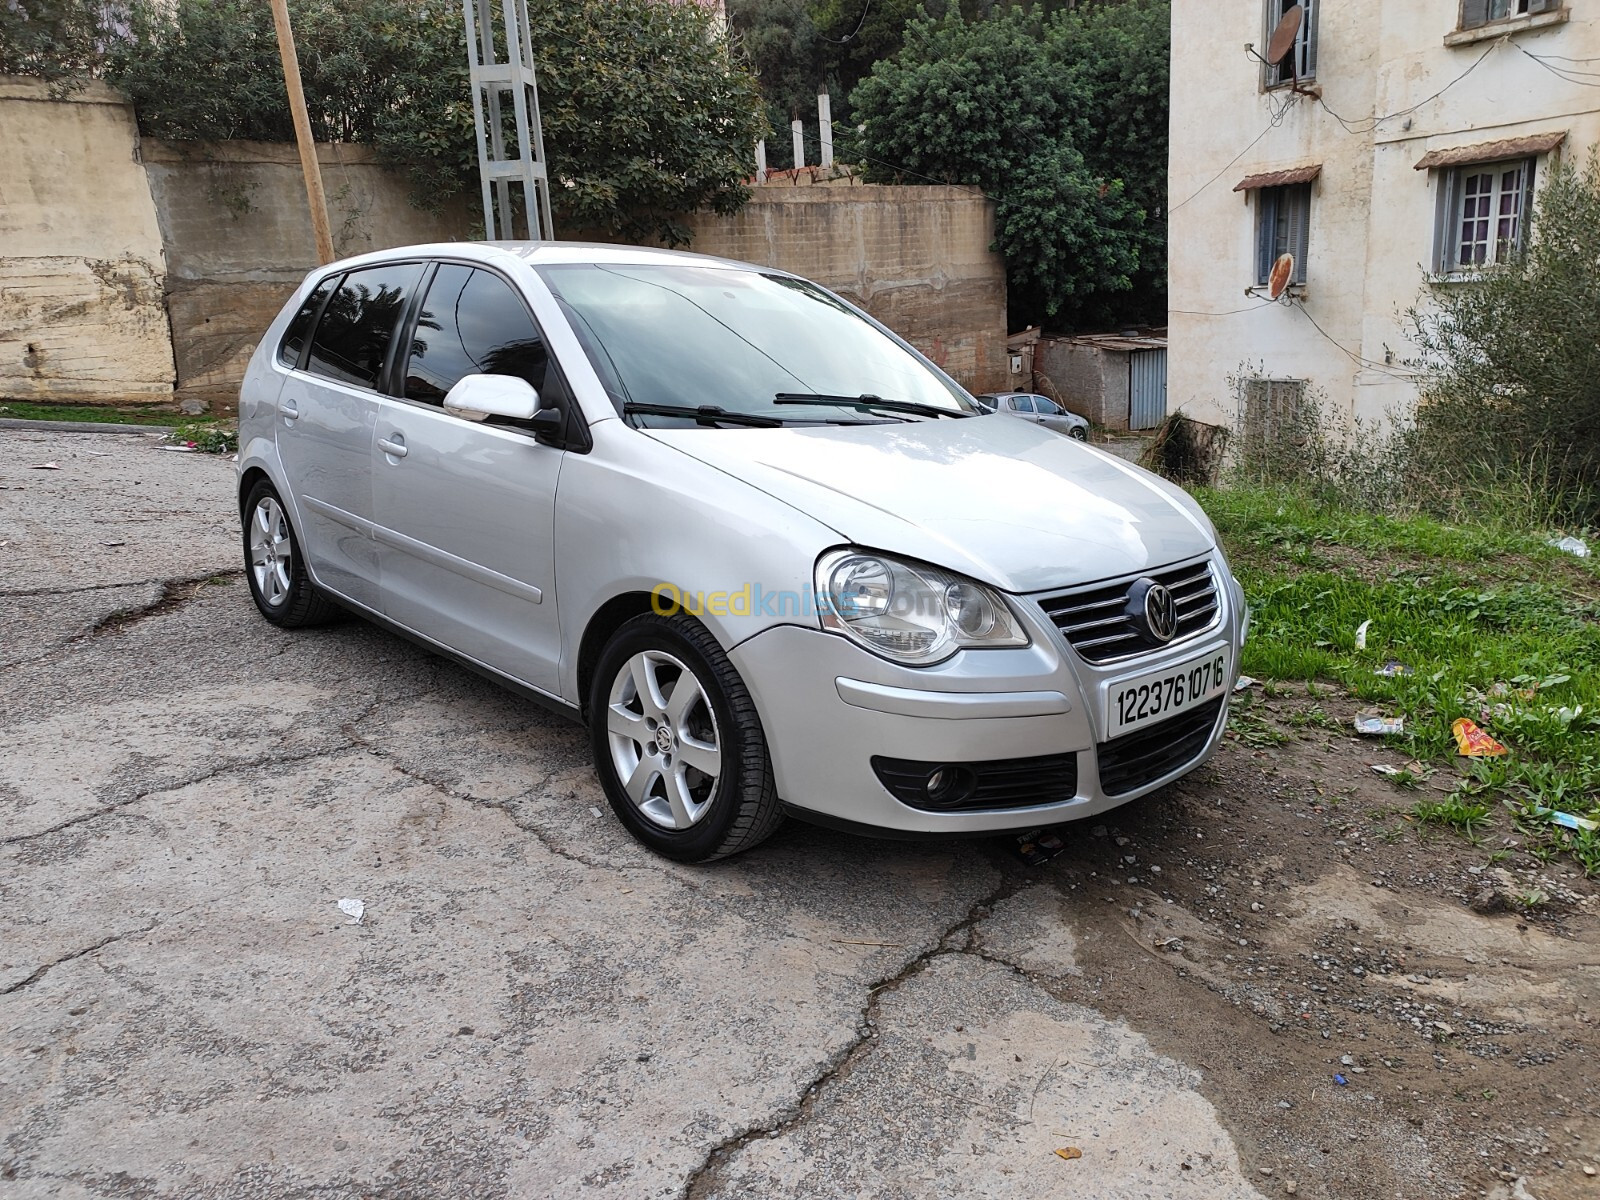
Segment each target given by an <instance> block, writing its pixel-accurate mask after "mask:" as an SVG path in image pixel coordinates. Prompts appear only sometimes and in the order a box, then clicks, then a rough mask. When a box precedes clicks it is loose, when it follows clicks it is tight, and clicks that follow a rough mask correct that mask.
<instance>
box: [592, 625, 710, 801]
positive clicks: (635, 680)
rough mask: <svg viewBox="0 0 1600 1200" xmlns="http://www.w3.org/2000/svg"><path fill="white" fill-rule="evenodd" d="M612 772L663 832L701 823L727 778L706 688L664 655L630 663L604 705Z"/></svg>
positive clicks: (641, 656) (650, 653) (649, 653)
mask: <svg viewBox="0 0 1600 1200" xmlns="http://www.w3.org/2000/svg"><path fill="white" fill-rule="evenodd" d="M605 721H606V740H607V743H608V744H609V746H610V750H611V762H612V766H613V767H614V768H615V769H616V774H617V779H618V780H620V781H621V783H622V787H623V790H624V791H625V792H626V793H627V795H628V799H629V800H630V801H631V802H632V803H633V805H634V807H635V808H637V809H638V810H639V812H640V814H641V815H642V816H643V817H644V818H645V819H646V820H647V821H649V822H651V823H652V824H654V825H657V826H660V827H661V828H663V829H675V830H682V829H688V828H689V827H690V826H692V825H694V824H696V823H698V822H699V821H700V819H701V818H702V817H704V816H705V815H706V812H707V811H708V810H709V809H710V807H711V801H712V798H713V797H714V796H715V795H716V791H717V779H718V777H719V776H720V775H721V774H722V740H721V737H720V735H719V732H718V729H717V717H716V713H715V712H714V711H713V710H712V707H711V701H710V699H709V697H708V696H707V695H706V689H705V687H704V685H703V684H702V683H701V682H700V680H699V679H698V678H696V676H695V673H694V672H693V671H691V670H690V669H689V668H688V667H687V666H685V665H684V664H683V662H682V661H680V660H679V659H677V658H675V657H673V656H672V655H671V654H668V653H666V652H665V651H662V650H644V651H641V652H640V653H638V654H635V655H633V657H631V658H629V659H628V660H627V662H626V663H624V664H623V667H622V669H621V670H620V671H618V672H617V674H616V677H615V678H614V679H613V680H612V683H611V691H610V695H609V699H608V702H607V705H606V713H605Z"/></svg>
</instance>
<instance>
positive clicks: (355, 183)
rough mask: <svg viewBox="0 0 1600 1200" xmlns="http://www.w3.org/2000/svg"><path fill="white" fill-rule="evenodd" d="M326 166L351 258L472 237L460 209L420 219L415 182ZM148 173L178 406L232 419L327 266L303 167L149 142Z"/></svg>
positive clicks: (249, 145) (264, 150) (262, 153)
mask: <svg viewBox="0 0 1600 1200" xmlns="http://www.w3.org/2000/svg"><path fill="white" fill-rule="evenodd" d="M317 157H318V160H319V161H320V162H321V164H322V184H323V189H324V191H326V193H327V197H328V218H329V221H330V223H331V224H332V226H333V238H334V250H335V251H336V252H337V253H338V254H339V255H340V256H344V255H350V254H361V253H364V252H365V251H368V250H382V249H385V248H386V247H389V246H404V245H407V244H410V243H415V242H439V241H452V240H455V239H458V238H463V237H465V236H467V235H468V233H469V232H470V230H471V228H472V225H471V218H470V215H469V212H468V209H467V206H466V203H465V202H464V201H462V200H460V199H459V198H458V199H457V200H456V201H455V202H453V203H451V204H449V205H447V206H446V207H444V208H443V209H441V211H440V212H438V213H427V212H424V211H422V210H421V209H418V208H416V207H414V206H413V205H412V204H411V203H410V200H409V186H410V185H409V181H408V180H407V179H406V177H405V175H404V174H403V173H402V172H399V171H396V170H394V169H393V168H390V167H385V166H382V165H380V164H379V162H378V160H377V157H376V155H375V154H374V153H373V152H372V151H371V150H370V149H369V148H367V147H364V146H348V145H325V146H319V147H317ZM144 161H145V166H146V170H147V171H148V174H149V190H150V194H151V195H152V196H153V197H154V198H155V209H156V214H157V217H158V219H159V221H160V226H161V235H162V237H163V238H164V239H165V242H166V246H167V309H168V312H169V314H170V316H171V321H172V344H173V350H174V353H175V356H176V360H177V385H178V386H177V390H178V397H179V399H180V400H183V401H190V402H191V407H192V406H193V405H194V404H205V405H207V406H208V407H211V408H213V409H227V408H231V406H232V405H233V404H235V403H236V402H237V399H238V396H237V392H238V387H239V380H240V378H241V377H242V376H243V374H244V367H245V363H246V362H247V361H248V360H249V357H250V353H251V351H253V350H254V349H255V344H256V341H257V339H258V338H259V337H260V336H261V331H262V330H263V329H264V328H266V326H267V324H268V323H269V322H270V321H271V320H272V318H273V317H274V316H275V315H276V314H277V312H278V309H279V308H281V307H282V305H283V302H284V300H285V299H286V298H287V297H288V296H289V294H290V293H291V292H293V291H294V288H295V285H296V284H298V283H299V281H300V280H301V279H303V278H304V277H305V274H306V272H307V271H309V270H310V269H311V268H312V267H314V266H316V265H317V254H316V244H315V242H314V241H313V239H312V234H311V225H310V222H309V220H308V218H307V216H306V192H305V183H304V180H303V178H302V176H301V173H300V158H299V156H298V154H297V153H296V152H295V149H294V147H293V146H290V145H275V144H264V143H260V142H225V143H216V144H172V143H166V142H157V141H149V140H147V141H146V142H145V143H144Z"/></svg>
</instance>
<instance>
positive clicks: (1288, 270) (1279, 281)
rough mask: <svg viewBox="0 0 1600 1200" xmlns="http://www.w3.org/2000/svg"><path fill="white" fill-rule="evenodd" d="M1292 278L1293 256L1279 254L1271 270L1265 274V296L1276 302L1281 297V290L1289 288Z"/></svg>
mask: <svg viewBox="0 0 1600 1200" xmlns="http://www.w3.org/2000/svg"><path fill="white" fill-rule="evenodd" d="M1293 276H1294V255H1292V254H1280V255H1278V258H1277V261H1275V262H1274V263H1273V264H1272V270H1270V271H1268V272H1267V295H1268V296H1270V297H1272V299H1274V300H1276V299H1277V298H1278V297H1279V296H1281V295H1283V289H1284V288H1286V287H1288V286H1289V280H1290V279H1291V278H1292V277H1293Z"/></svg>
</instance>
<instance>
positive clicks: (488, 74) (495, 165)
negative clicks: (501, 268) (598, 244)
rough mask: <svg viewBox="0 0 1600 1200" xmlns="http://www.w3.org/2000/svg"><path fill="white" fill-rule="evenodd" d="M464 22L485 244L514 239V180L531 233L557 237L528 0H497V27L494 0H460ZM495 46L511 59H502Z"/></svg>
mask: <svg viewBox="0 0 1600 1200" xmlns="http://www.w3.org/2000/svg"><path fill="white" fill-rule="evenodd" d="M461 11H462V15H463V16H464V17H465V18H466V23H467V63H468V66H469V67H470V68H471V74H472V119H473V122H474V124H476V125H477V127H478V178H479V179H480V180H481V181H482V183H483V229H484V236H485V237H486V238H488V239H489V240H490V241H510V240H512V239H514V238H515V237H516V226H515V225H514V224H513V218H514V216H515V208H514V206H513V203H512V193H511V185H512V184H514V183H520V184H521V185H522V210H523V215H524V217H525V218H526V220H527V230H528V236H529V237H531V238H537V239H540V240H547V239H550V238H553V237H555V229H554V226H553V225H552V224H551V221H550V175H549V172H548V171H547V170H546V167H545V158H544V131H543V129H542V127H541V126H540V123H539V85H538V83H537V81H536V80H535V79H534V73H533V43H532V41H531V40H530V39H529V36H528V3H527V0H500V14H499V15H500V21H499V22H498V25H499V27H498V29H497V28H496V24H497V23H496V21H495V11H494V2H493V0H461ZM497 43H499V44H502V45H504V46H505V50H506V56H507V59H508V60H509V61H505V62H502V61H500V57H499V51H498V50H497ZM507 92H509V93H510V94H511V110H512V117H513V119H514V122H515V141H516V145H515V149H514V151H513V152H512V153H511V154H510V155H509V156H508V154H507V148H506V132H507V131H506V126H505V120H504V112H505V110H504V104H505V95H506V93H507Z"/></svg>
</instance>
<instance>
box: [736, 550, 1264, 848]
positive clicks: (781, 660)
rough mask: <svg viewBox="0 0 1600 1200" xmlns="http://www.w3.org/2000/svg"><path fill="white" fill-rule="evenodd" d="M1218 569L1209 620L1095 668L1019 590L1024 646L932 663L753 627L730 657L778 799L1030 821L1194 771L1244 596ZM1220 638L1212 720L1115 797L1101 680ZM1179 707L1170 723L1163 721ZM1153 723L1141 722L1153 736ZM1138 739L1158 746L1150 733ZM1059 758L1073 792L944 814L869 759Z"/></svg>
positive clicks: (961, 819) (951, 819)
mask: <svg viewBox="0 0 1600 1200" xmlns="http://www.w3.org/2000/svg"><path fill="white" fill-rule="evenodd" d="M1219 575H1221V576H1222V578H1224V579H1227V580H1228V582H1227V584H1226V585H1225V586H1223V587H1221V588H1219V593H1220V594H1221V596H1222V606H1221V607H1222V611H1221V613H1220V616H1219V620H1218V623H1217V624H1216V625H1215V626H1214V627H1212V628H1211V629H1210V630H1208V631H1207V632H1205V633H1203V634H1201V635H1199V636H1197V637H1193V638H1189V639H1186V640H1185V641H1183V642H1182V643H1179V644H1174V645H1171V646H1168V647H1165V648H1164V649H1162V650H1160V651H1156V652H1153V653H1150V654H1146V655H1142V656H1140V657H1138V658H1136V659H1127V660H1123V661H1121V662H1117V663H1112V664H1106V665H1103V666H1096V665H1092V664H1089V663H1087V662H1085V661H1084V660H1083V659H1082V658H1080V657H1079V656H1078V655H1077V654H1076V653H1075V652H1074V651H1072V650H1071V649H1069V648H1068V647H1067V645H1066V644H1065V641H1064V640H1063V638H1062V637H1061V635H1060V634H1059V633H1058V632H1057V630H1056V629H1055V628H1054V626H1053V625H1051V624H1050V623H1049V620H1048V619H1047V618H1046V617H1045V616H1044V614H1043V612H1042V611H1041V610H1039V608H1038V606H1037V605H1036V604H1034V603H1032V602H1031V601H1030V600H1029V599H1028V598H1026V597H1021V598H1018V597H1013V598H1012V599H1013V607H1014V608H1015V609H1016V610H1017V612H1018V614H1019V616H1022V617H1023V618H1024V622H1025V624H1026V625H1027V626H1028V631H1029V634H1030V637H1031V639H1032V644H1031V645H1029V646H1027V647H1026V648H1021V649H1008V650H976V651H974V650H967V651H962V652H960V653H958V654H956V655H955V656H954V657H953V658H951V659H949V660H948V661H947V662H945V663H941V664H939V665H938V666H935V667H925V668H913V667H904V666H900V665H897V664H895V663H891V662H888V661H886V660H884V659H881V658H879V657H878V656H876V655H874V654H871V653H869V652H868V651H867V650H865V649H863V648H861V647H860V646H858V645H856V644H855V643H854V642H853V641H850V640H849V639H848V638H846V637H843V636H841V635H839V634H835V633H829V632H824V631H822V630H818V629H808V628H804V627H801V626H793V625H785V626H777V627H775V628H772V629H769V630H766V631H764V632H763V633H760V634H758V635H756V636H755V637H753V638H751V639H749V640H748V641H746V642H743V643H741V644H740V645H738V646H736V647H735V648H734V649H733V650H732V652H731V654H730V657H731V659H732V660H733V663H734V666H735V667H736V668H737V669H738V671H739V673H740V675H741V676H742V678H743V679H744V681H745V683H746V686H748V687H749V689H750V691H751V694H752V696H753V698H754V699H755V702H756V707H757V710H758V711H759V712H760V714H761V719H762V725H763V728H764V730H765V733H766V737H767V745H768V749H769V751H770V753H771V756H772V765H773V770H774V773H775V775H776V780H777V786H778V794H779V795H780V796H781V797H782V798H783V800H784V802H785V803H786V804H787V805H788V806H789V807H790V808H791V809H794V810H797V812H798V815H800V816H802V817H806V816H810V817H814V818H816V819H818V820H819V821H822V822H824V823H832V824H846V825H850V826H861V827H869V828H873V829H878V830H882V831H884V832H888V833H898V834H907V835H939V834H949V835H960V834H965V833H984V832H996V831H1004V830H1022V829H1030V828H1033V827H1035V826H1039V825H1049V824H1056V823H1060V822H1065V821H1074V820H1081V819H1082V818H1085V817H1091V816H1094V815H1096V814H1098V813H1102V812H1105V811H1106V810H1108V809H1111V808H1115V807H1117V806H1118V805H1121V804H1126V803H1127V802H1128V801H1130V800H1134V799H1137V798H1138V797H1139V796H1142V795H1145V794H1147V793H1149V792H1151V791H1154V790H1155V789H1156V788H1159V787H1161V786H1163V785H1164V784H1167V783H1170V782H1171V781H1172V780H1174V779H1177V778H1179V777H1181V776H1182V775H1184V774H1186V773H1187V772H1189V771H1191V770H1193V769H1194V768H1195V767H1196V766H1198V765H1199V764H1200V763H1201V762H1203V761H1205V759H1206V758H1208V757H1209V756H1210V755H1211V753H1212V752H1213V751H1214V750H1215V748H1216V746H1217V743H1218V742H1219V741H1220V740H1221V737H1222V732H1223V730H1224V728H1225V727H1226V725H1227V714H1228V698H1229V697H1230V696H1231V694H1232V688H1233V684H1234V681H1235V679H1236V678H1237V675H1238V669H1239V668H1238V662H1239V650H1240V642H1241V635H1242V633H1243V628H1242V610H1243V604H1242V600H1241V598H1240V595H1239V592H1238V589H1237V585H1236V584H1234V583H1233V582H1232V581H1231V579H1229V578H1228V576H1227V572H1226V568H1225V567H1222V566H1221V564H1220V562H1219ZM1224 647H1225V648H1227V650H1228V660H1229V669H1228V672H1227V678H1226V680H1225V687H1224V690H1223V691H1222V693H1221V701H1220V705H1219V706H1218V711H1217V713H1216V716H1215V720H1214V721H1213V722H1212V723H1211V725H1210V728H1209V730H1204V729H1202V730H1199V731H1198V732H1197V733H1195V734H1193V735H1192V736H1191V738H1190V741H1189V743H1188V744H1189V747H1190V748H1193V747H1196V746H1198V749H1197V750H1195V752H1194V753H1192V754H1189V753H1187V752H1185V755H1184V757H1183V759H1182V761H1181V762H1179V763H1177V764H1176V765H1174V766H1173V768H1172V769H1171V770H1169V771H1165V772H1164V773H1162V774H1160V775H1158V776H1155V777H1152V778H1150V779H1148V781H1144V782H1141V783H1140V784H1139V785H1138V786H1136V787H1132V788H1129V789H1128V790H1119V791H1117V792H1116V794H1110V793H1108V792H1107V791H1105V790H1103V789H1102V787H1101V773H1100V767H1101V761H1100V756H1101V751H1102V750H1103V749H1105V748H1106V747H1107V746H1110V747H1116V746H1117V745H1118V742H1117V741H1116V740H1113V741H1110V742H1107V740H1106V738H1105V734H1104V730H1103V725H1104V712H1105V699H1104V697H1105V695H1106V693H1107V691H1108V690H1109V689H1110V688H1111V687H1112V685H1114V684H1115V683H1117V682H1118V681H1121V680H1125V679H1127V677H1129V676H1131V675H1142V674H1145V673H1147V672H1153V671H1157V670H1160V669H1162V668H1165V667H1168V666H1171V667H1176V666H1177V665H1178V664H1180V663H1187V662H1188V661H1189V660H1191V659H1194V658H1197V657H1200V656H1203V655H1206V654H1214V653H1215V652H1216V651H1217V650H1219V649H1222V648H1224ZM1210 703H1215V701H1214V700H1213V701H1210ZM1183 716H1184V714H1183V713H1181V712H1180V714H1179V716H1178V717H1176V718H1172V719H1171V721H1172V725H1173V727H1174V728H1176V727H1177V723H1178V722H1180V721H1182V720H1183ZM1198 719H1199V718H1196V720H1198ZM1163 724H1165V722H1161V723H1156V724H1153V725H1150V726H1147V727H1145V728H1146V729H1148V730H1151V731H1155V730H1159V729H1161V727H1162V725H1163ZM1190 724H1191V725H1193V724H1194V721H1191V723H1190ZM1140 732H1143V730H1141V731H1140ZM1129 736H1132V735H1129ZM1150 740H1151V741H1153V742H1157V743H1159V742H1160V741H1161V739H1160V738H1159V737H1158V736H1155V735H1154V734H1152V737H1151V738H1150ZM1068 754H1070V755H1075V757H1076V765H1077V788H1076V794H1075V795H1073V796H1072V798H1071V799H1070V800H1058V801H1056V802H1052V803H1044V804H1031V805H1022V806H1007V807H995V808H980V809H973V808H962V809H957V810H954V811H931V810H928V809H923V808H918V807H912V806H911V805H909V804H906V803H904V802H902V801H901V800H900V799H899V798H897V797H896V796H895V795H894V794H893V793H891V792H890V791H889V789H888V788H887V787H886V786H885V784H884V783H883V782H882V781H881V779H880V777H879V774H878V772H877V771H875V770H874V767H873V762H872V760H873V758H874V757H875V756H881V757H883V758H889V759H897V760H912V761H916V762H925V763H951V764H975V765H981V764H985V763H996V762H997V761H1008V760H1018V759H1039V758H1043V757H1045V756H1052V755H1054V756H1060V755H1068Z"/></svg>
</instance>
